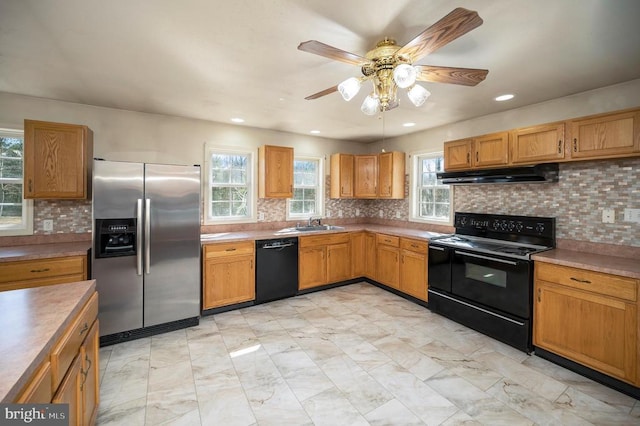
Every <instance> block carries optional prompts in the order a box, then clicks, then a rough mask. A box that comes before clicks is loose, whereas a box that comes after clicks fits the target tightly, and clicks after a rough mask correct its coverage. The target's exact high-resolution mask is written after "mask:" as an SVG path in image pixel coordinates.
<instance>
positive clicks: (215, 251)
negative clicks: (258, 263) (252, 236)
mask: <svg viewBox="0 0 640 426" xmlns="http://www.w3.org/2000/svg"><path fill="white" fill-rule="evenodd" d="M254 248H255V243H254V242H253V241H237V242H234V243H217V244H206V245H205V246H204V257H205V258H206V259H210V258H215V257H224V256H238V255H241V254H253V252H254Z"/></svg>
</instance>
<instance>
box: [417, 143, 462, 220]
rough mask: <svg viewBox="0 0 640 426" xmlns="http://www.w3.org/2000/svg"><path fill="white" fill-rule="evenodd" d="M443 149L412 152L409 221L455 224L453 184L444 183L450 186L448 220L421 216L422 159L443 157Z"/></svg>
mask: <svg viewBox="0 0 640 426" xmlns="http://www.w3.org/2000/svg"><path fill="white" fill-rule="evenodd" d="M443 156H444V154H443V152H442V151H435V152H434V151H421V152H415V153H412V154H411V173H410V174H409V210H410V213H409V221H410V222H420V223H430V224H437V225H453V211H454V206H453V204H454V187H453V186H452V185H443V186H446V187H448V188H449V217H448V219H446V220H443V219H438V218H436V217H434V216H431V217H424V216H420V205H419V201H420V192H419V191H420V189H421V184H420V182H421V176H420V175H421V173H422V171H421V168H420V166H421V161H422V159H423V158H425V157H426V158H435V157H443Z"/></svg>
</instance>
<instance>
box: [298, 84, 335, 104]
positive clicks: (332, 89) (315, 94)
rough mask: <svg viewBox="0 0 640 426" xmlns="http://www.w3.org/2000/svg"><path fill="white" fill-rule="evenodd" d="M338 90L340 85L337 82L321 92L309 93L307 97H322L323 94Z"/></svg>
mask: <svg viewBox="0 0 640 426" xmlns="http://www.w3.org/2000/svg"><path fill="white" fill-rule="evenodd" d="M337 91H338V85H337V84H336V85H335V86H333V87H329V88H328V89H324V90H323V91H321V92H318V93H314V94H313V95H309V96H307V97H306V98H305V99H306V100H308V101H310V100H311V99H318V98H321V97H323V96H326V95H329V94H331V93H333V92H337Z"/></svg>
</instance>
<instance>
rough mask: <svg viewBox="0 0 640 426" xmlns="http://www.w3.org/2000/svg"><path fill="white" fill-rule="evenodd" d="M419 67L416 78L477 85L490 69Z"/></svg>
mask: <svg viewBox="0 0 640 426" xmlns="http://www.w3.org/2000/svg"><path fill="white" fill-rule="evenodd" d="M417 68H418V69H419V71H418V76H417V78H416V80H419V81H430V82H433V83H450V84H461V85H463V86H475V85H476V84H478V83H480V82H481V81H483V80H484V79H485V77H486V76H487V74H488V73H489V71H488V70H481V69H476V68H452V67H437V66H431V65H417Z"/></svg>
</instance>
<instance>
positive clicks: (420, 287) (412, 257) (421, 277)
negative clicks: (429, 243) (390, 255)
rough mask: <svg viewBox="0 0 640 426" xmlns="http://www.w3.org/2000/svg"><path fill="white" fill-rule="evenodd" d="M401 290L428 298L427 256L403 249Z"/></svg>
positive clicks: (418, 296)
mask: <svg viewBox="0 0 640 426" xmlns="http://www.w3.org/2000/svg"><path fill="white" fill-rule="evenodd" d="M400 290H402V292H403V293H406V294H409V295H411V296H413V297H416V298H418V299H420V300H424V301H426V300H427V256H426V255H424V254H422V253H416V252H414V251H409V250H402V259H401V262H400Z"/></svg>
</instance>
